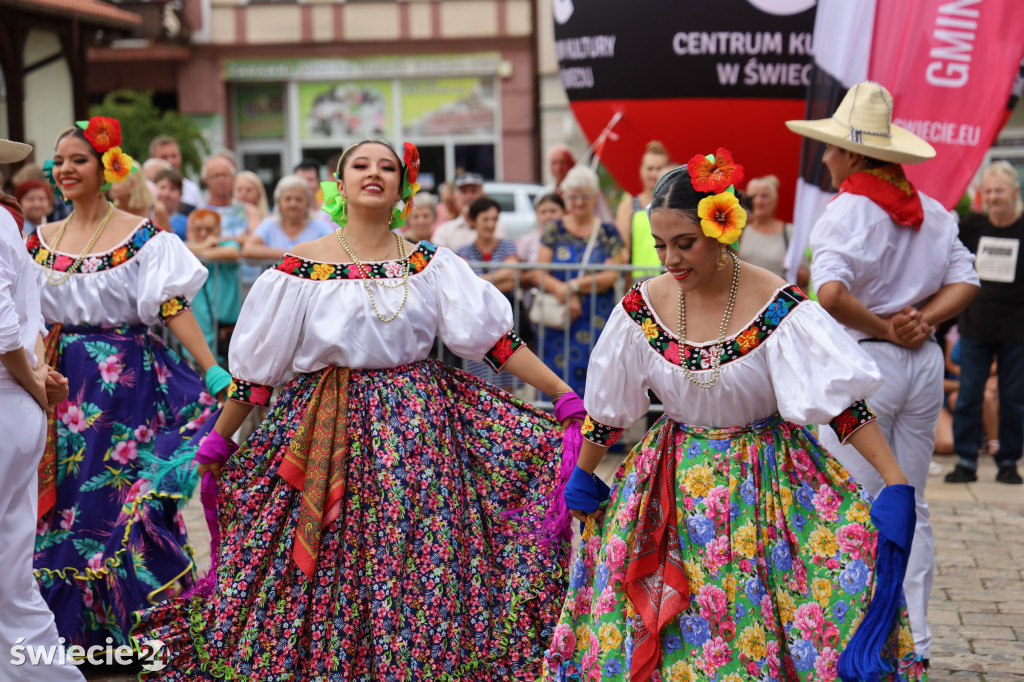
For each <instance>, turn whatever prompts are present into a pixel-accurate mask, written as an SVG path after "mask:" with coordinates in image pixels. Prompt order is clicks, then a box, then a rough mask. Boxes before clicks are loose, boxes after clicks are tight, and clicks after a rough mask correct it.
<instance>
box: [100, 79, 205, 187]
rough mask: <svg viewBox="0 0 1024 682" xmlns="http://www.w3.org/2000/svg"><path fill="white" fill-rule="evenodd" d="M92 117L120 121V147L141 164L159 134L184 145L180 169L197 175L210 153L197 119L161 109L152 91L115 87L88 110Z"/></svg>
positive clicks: (181, 145) (147, 156)
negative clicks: (154, 99)
mask: <svg viewBox="0 0 1024 682" xmlns="http://www.w3.org/2000/svg"><path fill="white" fill-rule="evenodd" d="M89 115H90V116H111V117H113V118H116V119H117V120H119V121H120V122H121V148H122V149H124V151H125V152H127V153H128V155H129V156H131V157H132V158H133V159H135V160H137V161H138V162H139V163H142V162H143V161H145V160H146V159H147V158H149V142H150V140H152V139H153V138H154V137H156V136H157V135H170V136H171V137H173V138H174V139H176V140H177V141H178V146H180V147H181V157H182V162H181V169H182V171H183V172H185V173H192V174H198V173H199V171H200V168H201V167H202V164H203V159H202V155H203V154H208V153H209V152H210V148H209V146H208V145H207V144H206V138H204V137H203V133H202V131H201V130H200V129H199V126H198V125H196V123H195V121H193V120H192V119H190V118H189V117H188V116H185V115H184V114H182V113H180V112H177V111H161V110H160V109H159V108H157V106H156V105H155V104H153V93H152V92H151V91H147V92H138V91H135V90H115V91H113V92H110V93H107V96H106V97H104V98H103V101H102V102H101V103H100V104H96V105H94V106H92V107H91V108H90V109H89Z"/></svg>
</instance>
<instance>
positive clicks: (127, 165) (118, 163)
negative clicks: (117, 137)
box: [103, 147, 134, 182]
mask: <svg viewBox="0 0 1024 682" xmlns="http://www.w3.org/2000/svg"><path fill="white" fill-rule="evenodd" d="M132 163H134V162H133V161H132V157H130V156H128V155H127V154H125V153H124V152H123V151H121V148H120V147H111V148H110V149H108V150H107V151H105V152H103V179H104V180H106V181H107V182H120V181H121V180H124V179H125V178H127V177H128V174H129V173H131V172H132Z"/></svg>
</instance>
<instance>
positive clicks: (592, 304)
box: [165, 258, 664, 413]
mask: <svg viewBox="0 0 1024 682" xmlns="http://www.w3.org/2000/svg"><path fill="white" fill-rule="evenodd" d="M276 262H277V261H273V260H254V259H244V258H243V259H241V260H239V261H237V263H241V264H245V265H251V266H258V267H259V268H261V270H265V269H267V268H269V267H271V266H272V265H273V264H274V263H276ZM231 265H232V266H234V267H237V265H236V262H232V263H231ZM469 265H470V267H471V268H473V269H474V271H483V272H484V273H489V272H493V271H495V270H503V269H508V270H512V271H513V272H514V286H513V288H512V290H511V291H510V292H508V294H507V296H508V298H509V300H510V302H511V303H512V313H513V325H514V327H513V328H514V329H515V331H516V333H517V334H519V335H520V336H527V337H530V336H532V337H533V339H534V343H533V346H534V348H533V350H534V352H536V353H537V355H538V357H540V358H541V359H542V360H543V359H544V357H543V353H542V349H543V347H544V344H545V340H546V339H547V337H548V335H550V334H560V335H561V336H562V354H563V357H565V358H566V359H568V357H569V351H570V349H571V347H572V344H573V339H572V336H571V328H572V324H573V320H568V321H567V322H566V324H565V325H563V327H561V328H550V327H545V326H543V325H540V326H538V327H536V328H533V327H532V325H531V323H530V321H529V319H528V316H529V307H528V306H529V304H530V303H531V301H532V298H533V296H532V290H533V289H534V287H536V282H535V281H534V279H535V278H534V275H535V273H537V272H541V271H543V272H560V271H567V270H568V271H572V273H573V276H575V275H576V273H579V272H582V274H583V275H584V276H586V275H590V274H593V273H600V272H608V271H614V272H617V273H619V277H618V278H617V280H616V283H615V285H614V288H615V296H614V300H615V301H616V302H618V301H619V299H621V298H622V295H623V294H624V293H625V283H626V280H627V278H630V277H631V276H632V275H633V273H637V272H643V273H645V274H646V273H648V272H649V273H650V274H649V275H647V276H654V275H658V274H660V273H662V272H664V270H663V268H661V267H660V266H659V267H655V268H651V267H644V266H637V265H604V264H600V263H598V264H589V265H578V264H567V263H523V262H514V263H507V262H497V263H495V262H483V261H473V262H470V263H469ZM206 266H207V268H209V270H210V278H211V281H212V282H213V283H214V287H213V291H212V294H213V296H212V298H211V303H210V306H211V308H212V310H214V311H216V310H217V301H218V298H219V294H220V292H219V291H218V289H217V283H218V281H219V278H218V277H216V276H215V275H216V269H217V268H218V267H221V266H222V264H221V263H218V262H216V261H209V262H206ZM238 270H239V273H240V274H239V286H240V290H241V293H242V296H241V298H242V300H243V301H244V297H245V295H246V294H247V293H248V288H249V286H251V282H248V283H247V282H245V281H244V280H243V275H242V274H241V273H242V272H245V271H246V270H248V273H251V272H252V268H247V269H246V268H238ZM248 273H247V274H248ZM250 277H251V275H250ZM580 293H581V294H583V295H584V296H585V300H584V304H585V305H586V306H587V308H588V309H584V311H583V315H585V316H586V317H587V319H588V320H589V324H588V326H587V331H588V334H587V336H588V341H587V343H586V354H587V356H588V357H589V354H590V352H591V351H592V350H593V348H594V344H595V342H596V340H597V335H598V334H597V332H598V331H599V330H598V328H597V325H596V324H595V318H596V317H597V293H598V292H597V282H596V281H594V280H591V286H590V288H589V291H588V290H587V289H586V288H584V290H582V291H581V292H580ZM214 318H216V314H214ZM213 322H214V338H219V333H220V330H219V328H218V327H217V320H216V319H214V321H213ZM603 322H604V320H602V324H601V325H600V326H601V327H602V328H603V326H604V325H603ZM527 329H529V330H531V331H532V334H529V333H527V334H524V331H526V330H527ZM165 338H166V337H165ZM432 355H433V356H434V357H436V358H437V359H440V360H442V361H446V362H448V363H449V364H454V365H456V366H459V367H462V366H463V365H462V364H461V363H462V359H461V358H457V356H455V355H454V353H452V352H451V351H450V350H448V349H447V348H446V347H445V346H444V344H443V343H442V342H441V340H440V339H437V340H436V343H435V344H434V348H433V350H432ZM549 367H550V368H551V369H552V371H554V372H556V373H559V372H560V373H561V376H562V379H563V380H565V381H566V383H570V384H571V382H570V381H569V362H568V361H566V362H564V363H563V367H562V368H561V370H559V368H556V367H551V366H550V365H549ZM516 383H517V386H516V387H515V388H516V389H519V388H521V386H520V384H521V382H519V381H518V380H517V382H516ZM516 392H517V393H518V392H519V391H518V390H516ZM532 397H533V398H534V399H532V400H530V402H531V403H532V404H534V405H535V406H537V407H540V408H542V409H551V408H552V404H551V401H550V400H549V399H545V400H539V399H537V396H532ZM662 411H663V408H662V405H660V404H655V403H652V405H651V408H650V412H651V413H660V412H662Z"/></svg>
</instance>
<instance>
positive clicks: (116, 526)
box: [35, 325, 216, 647]
mask: <svg viewBox="0 0 1024 682" xmlns="http://www.w3.org/2000/svg"><path fill="white" fill-rule="evenodd" d="M51 334H56V335H57V336H55V337H54V338H52V339H48V342H49V341H52V342H54V343H56V342H58V340H59V344H60V346H59V361H58V371H60V373H61V374H63V375H64V376H66V377H67V378H68V382H69V396H68V400H67V401H66V402H64V403H61V404H60V405H58V406H57V408H56V410H55V412H54V416H55V422H56V429H55V432H54V431H51V434H50V437H51V438H52V437H53V436H54V435H56V444H55V449H56V456H55V458H54V459H55V462H54V468H55V477H52V476H51V477H49V479H50V481H51V484H53V485H55V486H56V502H55V504H54V506H53V508H52V509H50V510H49V511H48V512H46V513H45V514H44V516H43V517H42V518H41V519H40V521H39V527H38V531H37V532H38V534H37V535H36V546H35V575H36V579H37V580H38V581H39V584H40V586H41V588H42V594H43V597H44V598H45V599H46V601H47V603H48V604H49V606H50V609H52V610H53V613H54V616H55V617H56V621H57V631H58V632H59V633H60V635H61V637H64V638H65V640H66V641H67V642H68V644H71V643H74V644H81V645H83V646H86V647H88V646H91V645H109V642H108V641H107V638H108V637H110V638H112V639H113V640H114V642H115V643H117V644H121V643H125V642H127V637H128V632H129V630H130V627H131V624H132V619H131V614H132V612H134V611H136V610H138V609H140V608H145V607H146V606H148V605H150V604H153V603H155V602H156V600H159V599H161V598H164V597H166V596H167V595H169V594H174V593H175V591H176V590H179V589H180V588H182V587H187V586H189V585H191V583H192V581H193V580H194V579H195V568H194V565H193V561H192V548H191V547H189V546H188V539H187V536H186V533H185V524H184V521H183V519H182V517H181V514H180V512H179V509H180V507H181V506H182V504H183V503H184V501H185V500H186V499H187V497H188V495H189V494H190V492H191V490H192V488H193V487H194V486H195V481H196V480H197V479H196V477H195V475H194V468H192V467H190V466H187V462H188V461H189V460H191V458H192V455H193V454H194V453H195V443H196V442H198V438H196V439H195V441H193V440H192V439H193V438H194V437H195V436H197V435H201V434H204V433H205V432H206V430H208V429H209V427H210V426H211V425H212V420H211V419H210V418H211V416H212V414H213V411H214V410H216V401H215V400H214V399H213V398H211V397H210V395H209V394H207V393H206V392H205V388H204V384H203V381H202V379H200V378H199V376H198V375H197V374H196V373H195V372H194V371H193V370H192V369H191V368H190V367H189V366H188V365H187V364H185V362H184V361H183V360H182V359H181V358H180V357H179V356H178V355H177V354H175V353H174V352H173V351H171V350H169V349H168V348H167V347H166V346H164V344H163V342H161V341H160V340H159V339H157V338H155V337H154V336H152V335H151V334H150V333H149V331H148V330H147V329H146V328H145V327H144V326H141V325H139V326H132V327H118V328H111V329H101V328H97V327H70V326H64V327H63V328H57V329H56V330H55V331H53V332H51ZM48 449H50V450H51V451H52V449H53V444H51V445H50V446H49V447H48ZM180 462H185V463H186V466H178V464H179V463H180ZM51 471H52V469H51ZM46 478H47V477H42V476H41V480H44V479H46ZM51 490H52V488H51ZM41 497H42V498H45V497H51V498H52V493H51V495H49V496H48V495H45V494H44V495H42V496H41Z"/></svg>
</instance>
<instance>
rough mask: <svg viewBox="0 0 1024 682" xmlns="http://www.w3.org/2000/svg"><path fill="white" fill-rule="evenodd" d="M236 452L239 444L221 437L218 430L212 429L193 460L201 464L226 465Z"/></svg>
mask: <svg viewBox="0 0 1024 682" xmlns="http://www.w3.org/2000/svg"><path fill="white" fill-rule="evenodd" d="M236 450H238V443H236V442H235V441H233V440H228V439H227V438H225V437H224V436H222V435H220V434H219V433H218V432H217V429H212V430H211V431H210V433H209V435H207V436H206V438H204V439H203V442H202V443H200V444H199V449H198V450H197V451H196V456H195V457H193V458H192V459H194V460H195V461H196V462H199V463H200V464H224V462H226V461H228V458H229V457H231V455H233V454H235V451H236Z"/></svg>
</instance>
